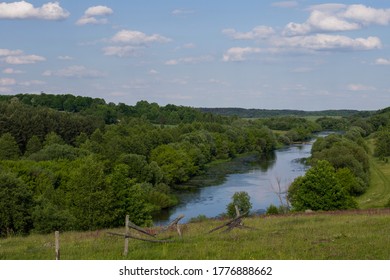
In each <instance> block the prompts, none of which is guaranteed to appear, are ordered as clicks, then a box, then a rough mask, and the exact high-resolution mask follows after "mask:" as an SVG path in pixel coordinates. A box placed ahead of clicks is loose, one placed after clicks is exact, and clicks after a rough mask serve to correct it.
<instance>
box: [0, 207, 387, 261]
mask: <svg viewBox="0 0 390 280" xmlns="http://www.w3.org/2000/svg"><path fill="white" fill-rule="evenodd" d="M244 222H245V225H247V226H250V227H253V228H255V229H234V230H232V231H230V232H227V233H222V232H221V231H222V230H221V231H217V232H213V233H211V234H208V233H207V232H208V231H209V230H211V229H212V228H215V227H216V226H218V225H221V224H222V223H223V221H217V220H208V221H202V222H199V223H190V224H186V225H182V231H183V237H182V238H179V237H178V236H177V233H176V232H169V233H167V234H168V235H170V236H172V237H171V238H172V240H174V242H172V243H165V244H160V243H149V242H144V241H138V240H130V245H129V254H128V256H127V257H124V256H123V255H122V252H123V246H124V240H123V238H121V237H118V236H110V235H108V234H107V231H108V230H101V231H93V232H65V233H61V237H60V239H61V240H60V243H61V259H76V260H81V259H82V260H89V259H93V260H102V259H107V260H110V259H116V260H121V259H137V260H143V259H147V260H166V259H168V260H175V259H184V260H185V259H191V260H221V259H241V260H245V259H254V260H257V259H276V260H278V259H283V260H290V259H293V260H296V259H298V260H301V259H302V260H308V259H321V260H322V259H347V260H356V259H378V260H387V259H390V211H387V210H382V211H378V212H376V213H369V212H356V213H350V212H336V213H316V214H310V215H288V216H282V217H280V216H278V217H275V216H258V217H253V218H246V219H245V220H244ZM111 231H117V232H123V231H124V229H117V230H111ZM54 258H55V253H54V233H53V234H50V235H35V234H33V235H30V236H28V237H10V238H7V239H1V240H0V259H34V260H38V259H49V260H50V259H54Z"/></svg>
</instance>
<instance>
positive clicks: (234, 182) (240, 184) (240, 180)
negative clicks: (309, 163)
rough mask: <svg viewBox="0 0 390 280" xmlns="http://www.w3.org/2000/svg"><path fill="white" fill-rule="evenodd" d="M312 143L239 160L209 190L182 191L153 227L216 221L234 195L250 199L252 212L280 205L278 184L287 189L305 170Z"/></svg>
mask: <svg viewBox="0 0 390 280" xmlns="http://www.w3.org/2000/svg"><path fill="white" fill-rule="evenodd" d="M311 146H312V142H310V143H304V144H297V145H293V146H290V147H288V148H284V149H280V150H277V151H275V152H274V153H273V154H272V155H270V156H268V157H267V158H263V159H261V160H260V161H259V160H256V159H254V158H247V159H238V160H236V161H234V162H233V163H229V164H230V165H231V166H229V167H227V170H228V172H226V170H224V172H226V173H230V174H229V175H225V174H226V173H224V174H214V173H213V171H211V173H212V174H211V175H212V176H211V177H213V178H214V179H215V178H217V179H218V176H220V177H222V178H223V179H224V180H219V181H218V180H217V181H216V183H214V184H213V185H211V186H208V187H196V188H194V187H192V188H189V190H187V191H181V192H180V193H179V194H178V196H179V199H180V201H181V203H180V204H179V205H177V206H176V207H174V208H172V209H170V210H168V211H165V212H164V213H161V215H159V216H158V217H155V221H154V223H155V224H156V225H159V224H166V223H168V222H169V221H170V220H173V219H174V218H175V217H177V216H178V215H180V214H183V215H185V218H184V219H183V222H187V221H188V220H189V219H191V218H193V217H197V216H199V215H205V216H206V217H216V216H218V215H220V214H222V213H224V212H226V206H227V204H229V203H230V202H231V197H232V196H233V194H234V193H235V192H238V191H246V192H248V194H249V195H250V197H251V202H252V205H253V208H252V210H253V211H261V210H264V209H266V208H267V207H268V206H269V205H270V204H274V205H280V202H279V199H278V196H277V195H276V193H275V191H276V189H277V184H278V180H279V182H280V184H281V186H282V187H284V188H287V186H288V185H289V184H290V183H291V182H292V181H293V180H294V179H295V178H296V177H298V176H301V175H303V174H304V173H305V171H306V170H307V167H306V166H305V165H304V164H303V163H302V159H303V158H307V157H309V156H310V150H311ZM204 179H205V181H207V180H210V178H208V177H207V176H206V177H205V176H203V177H202V179H201V180H199V179H198V178H195V179H194V180H192V181H191V182H190V183H189V185H192V186H193V185H196V184H197V182H198V183H200V185H202V182H204Z"/></svg>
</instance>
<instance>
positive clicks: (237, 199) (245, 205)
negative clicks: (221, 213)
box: [226, 192, 252, 218]
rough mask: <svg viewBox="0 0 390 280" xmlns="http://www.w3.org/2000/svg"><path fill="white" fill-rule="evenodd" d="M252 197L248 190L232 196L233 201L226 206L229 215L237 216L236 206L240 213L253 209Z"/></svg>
mask: <svg viewBox="0 0 390 280" xmlns="http://www.w3.org/2000/svg"><path fill="white" fill-rule="evenodd" d="M250 200H251V198H250V196H249V194H248V193H247V192H236V193H234V194H233V196H232V202H231V203H229V204H228V205H227V207H226V210H227V214H228V216H229V217H231V218H234V217H236V207H235V206H237V207H238V210H239V211H240V214H244V213H247V212H249V211H250V210H251V209H252V203H251V201H250Z"/></svg>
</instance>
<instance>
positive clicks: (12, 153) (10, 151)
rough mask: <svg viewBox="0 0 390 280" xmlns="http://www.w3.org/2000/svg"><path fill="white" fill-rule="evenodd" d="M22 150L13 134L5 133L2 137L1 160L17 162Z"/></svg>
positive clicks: (0, 143)
mask: <svg viewBox="0 0 390 280" xmlns="http://www.w3.org/2000/svg"><path fill="white" fill-rule="evenodd" d="M19 155H20V150H19V146H18V144H17V143H16V140H15V138H14V137H13V136H12V135H11V133H4V134H3V135H2V136H1V137H0V160H15V159H17V158H18V157H19Z"/></svg>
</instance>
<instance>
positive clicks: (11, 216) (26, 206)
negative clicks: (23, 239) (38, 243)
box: [0, 171, 33, 236]
mask: <svg viewBox="0 0 390 280" xmlns="http://www.w3.org/2000/svg"><path fill="white" fill-rule="evenodd" d="M32 205H33V199H32V193H31V191H30V190H29V189H28V187H27V185H26V184H25V183H24V182H23V181H22V180H20V179H18V178H16V177H15V176H14V175H13V174H10V173H5V172H1V171H0V236H6V235H8V234H10V233H22V234H25V233H28V232H29V231H30V230H31V228H32V221H31V208H32Z"/></svg>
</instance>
